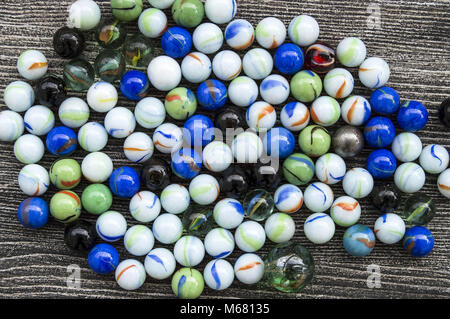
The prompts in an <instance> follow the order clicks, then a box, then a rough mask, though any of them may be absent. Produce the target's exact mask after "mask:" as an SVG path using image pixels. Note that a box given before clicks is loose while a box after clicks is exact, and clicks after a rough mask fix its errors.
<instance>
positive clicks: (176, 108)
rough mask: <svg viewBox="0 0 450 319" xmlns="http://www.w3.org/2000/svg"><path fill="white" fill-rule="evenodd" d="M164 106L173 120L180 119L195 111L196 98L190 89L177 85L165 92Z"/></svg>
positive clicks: (184, 118)
mask: <svg viewBox="0 0 450 319" xmlns="http://www.w3.org/2000/svg"><path fill="white" fill-rule="evenodd" d="M164 106H165V108H166V112H167V114H169V115H170V116H171V117H172V118H173V119H175V120H178V121H182V120H186V119H187V118H189V117H190V116H191V115H193V114H194V113H195V111H196V110H197V99H196V97H195V94H194V92H192V91H191V90H189V89H187V88H184V87H178V88H175V89H173V90H172V91H170V92H169V93H168V94H167V96H166V100H165V104H164Z"/></svg>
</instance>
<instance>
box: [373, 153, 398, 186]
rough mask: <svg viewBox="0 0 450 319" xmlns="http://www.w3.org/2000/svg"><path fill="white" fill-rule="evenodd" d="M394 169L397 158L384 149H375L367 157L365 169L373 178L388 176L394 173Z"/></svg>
mask: <svg viewBox="0 0 450 319" xmlns="http://www.w3.org/2000/svg"><path fill="white" fill-rule="evenodd" d="M396 169H397V160H396V159H395V156H394V154H392V152H390V151H388V150H386V149H379V150H375V151H373V152H372V153H370V155H369V157H368V158H367V170H368V171H369V172H370V174H372V176H373V177H374V178H380V179H382V178H388V177H390V176H392V175H394V173H395V170H396Z"/></svg>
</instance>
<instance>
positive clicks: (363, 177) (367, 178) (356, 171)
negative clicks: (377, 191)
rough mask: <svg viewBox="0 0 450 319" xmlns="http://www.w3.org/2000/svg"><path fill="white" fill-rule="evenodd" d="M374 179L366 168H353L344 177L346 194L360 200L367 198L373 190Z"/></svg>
mask: <svg viewBox="0 0 450 319" xmlns="http://www.w3.org/2000/svg"><path fill="white" fill-rule="evenodd" d="M373 185H374V181H373V177H372V175H371V174H370V173H369V172H368V171H367V170H366V169H364V168H361V167H357V168H352V169H350V170H349V171H347V173H346V174H345V176H344V179H343V180H342V187H343V188H344V192H345V193H346V194H347V195H348V196H350V197H353V198H356V199H360V198H365V197H367V196H368V195H369V194H370V193H371V192H372V190H373Z"/></svg>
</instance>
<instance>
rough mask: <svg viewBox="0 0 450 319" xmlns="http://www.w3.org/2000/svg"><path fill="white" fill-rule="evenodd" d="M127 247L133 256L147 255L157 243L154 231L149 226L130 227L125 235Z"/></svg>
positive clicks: (124, 239) (124, 240) (124, 241)
mask: <svg viewBox="0 0 450 319" xmlns="http://www.w3.org/2000/svg"><path fill="white" fill-rule="evenodd" d="M123 243H124V246H125V249H126V250H127V251H128V252H129V253H130V254H131V255H133V256H146V255H147V254H148V253H149V252H150V251H151V250H152V249H153V245H154V244H155V238H154V237H153V233H152V231H151V230H150V228H148V227H147V226H144V225H135V226H132V227H130V228H129V229H128V230H127V232H126V233H125V236H124V237H123Z"/></svg>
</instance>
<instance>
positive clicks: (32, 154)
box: [14, 134, 45, 164]
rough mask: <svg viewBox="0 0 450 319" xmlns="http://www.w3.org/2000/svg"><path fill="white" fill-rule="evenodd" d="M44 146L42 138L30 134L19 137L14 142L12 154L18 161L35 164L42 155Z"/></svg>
mask: <svg viewBox="0 0 450 319" xmlns="http://www.w3.org/2000/svg"><path fill="white" fill-rule="evenodd" d="M44 152H45V148H44V143H42V140H41V139H40V138H39V137H37V136H35V135H32V134H25V135H22V136H21V137H19V138H18V139H17V140H16V142H15V143H14V155H15V156H16V158H17V160H18V161H19V162H22V163H24V164H35V163H37V162H39V161H40V160H41V159H42V157H43V156H44Z"/></svg>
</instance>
